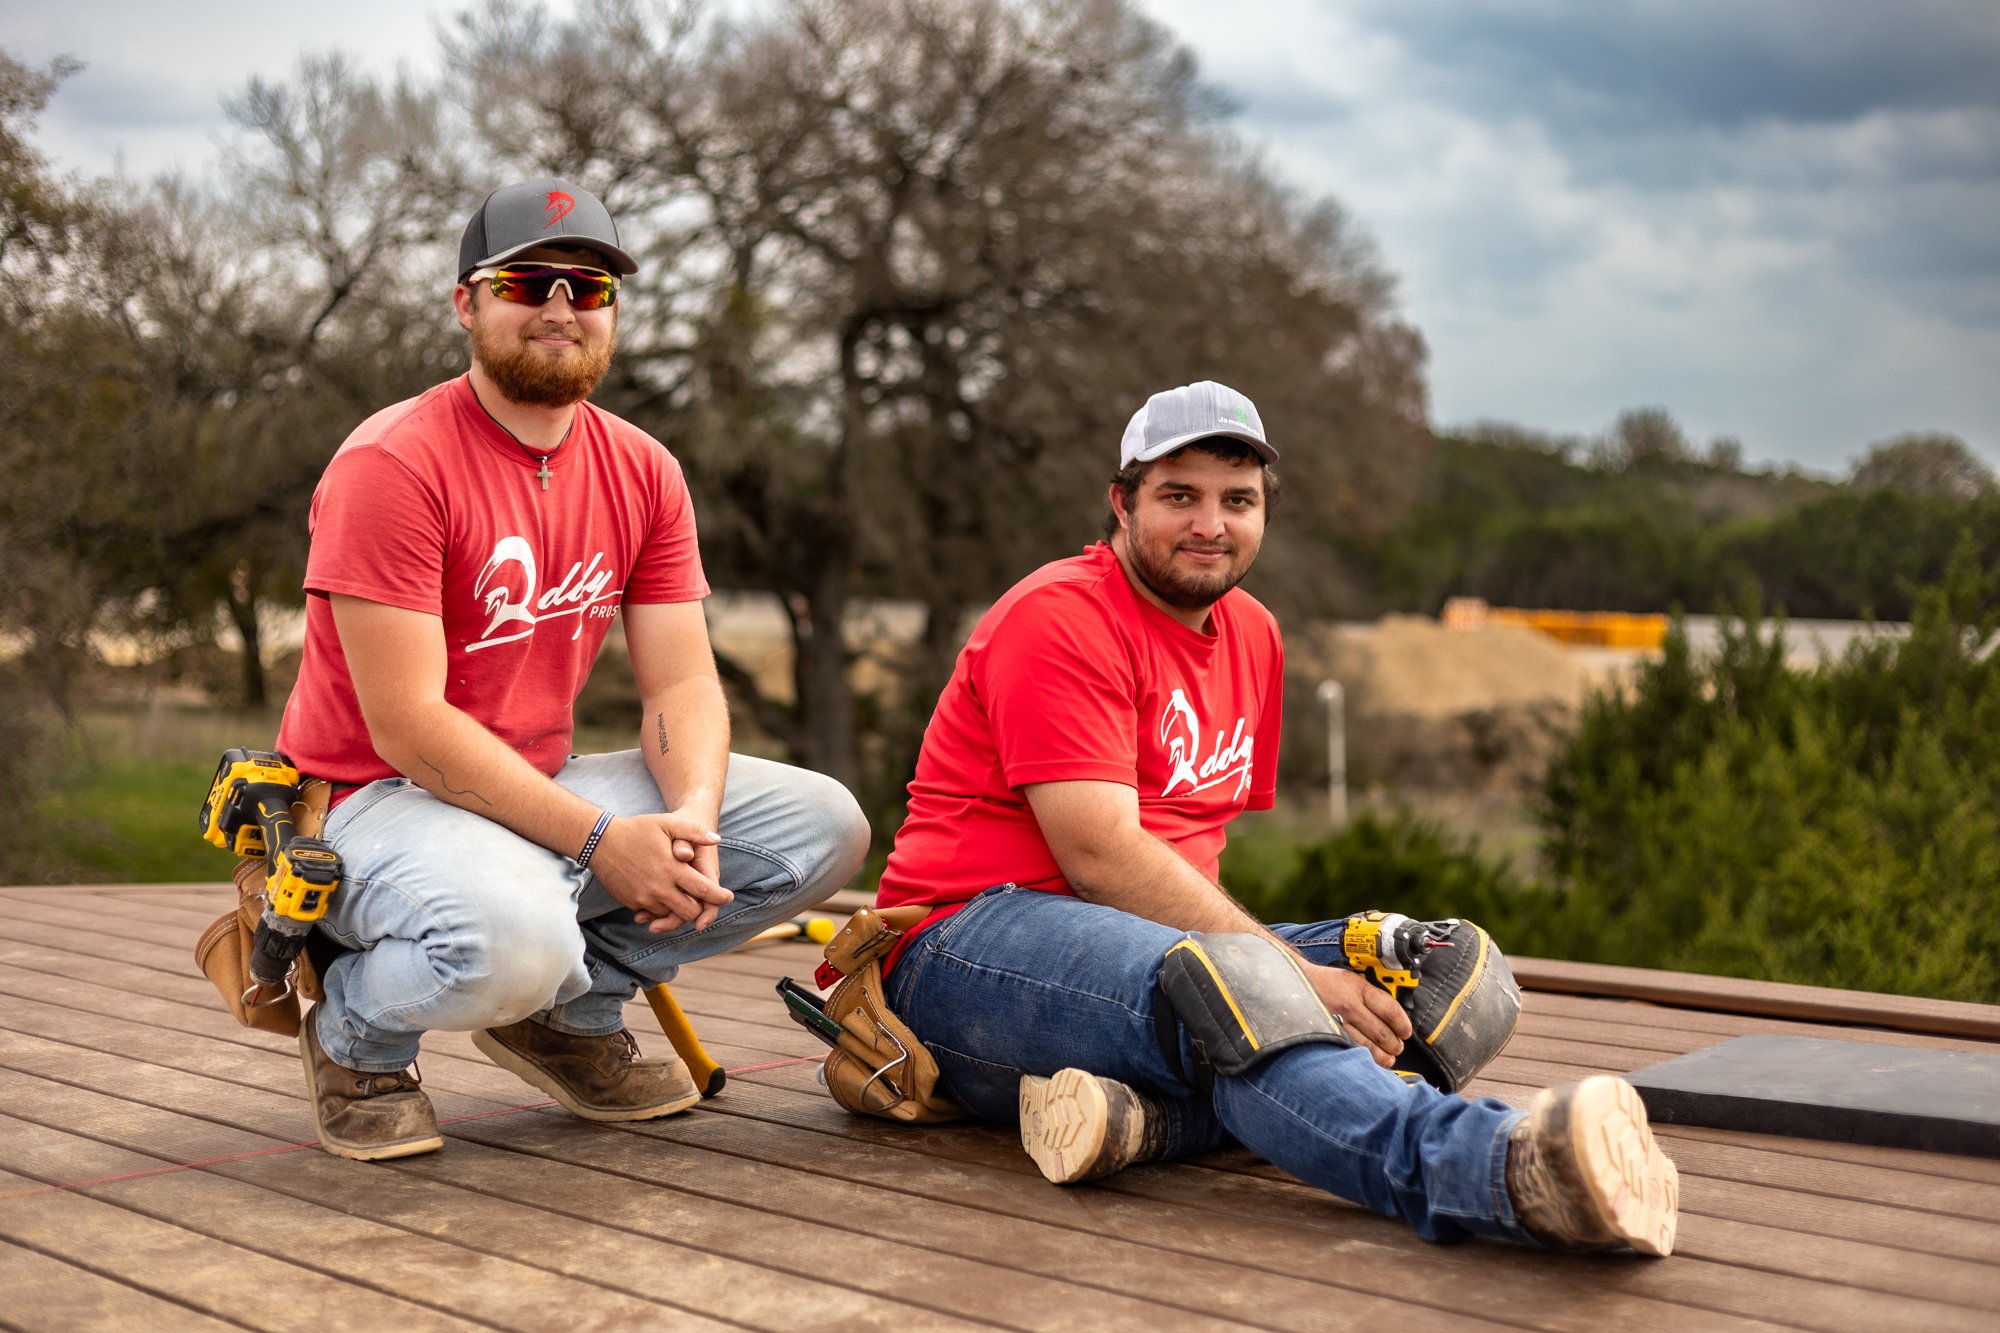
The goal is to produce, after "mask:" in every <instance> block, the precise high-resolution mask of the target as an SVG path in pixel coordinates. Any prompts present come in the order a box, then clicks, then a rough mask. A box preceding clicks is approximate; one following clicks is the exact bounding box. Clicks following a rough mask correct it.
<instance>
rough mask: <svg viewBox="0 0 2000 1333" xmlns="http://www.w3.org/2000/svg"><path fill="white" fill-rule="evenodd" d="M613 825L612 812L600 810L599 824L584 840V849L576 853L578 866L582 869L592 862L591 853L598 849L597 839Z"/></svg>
mask: <svg viewBox="0 0 2000 1333" xmlns="http://www.w3.org/2000/svg"><path fill="white" fill-rule="evenodd" d="M610 827H611V812H610V811H609V810H600V811H599V812H598V815H597V825H596V827H594V828H592V829H591V830H590V836H589V837H587V838H585V839H584V840H583V850H582V851H580V852H578V853H577V854H576V868H577V869H578V870H582V869H584V868H585V867H587V866H589V864H590V854H591V853H592V852H594V851H596V850H597V840H598V839H599V838H601V837H603V836H604V830H606V829H608V828H610Z"/></svg>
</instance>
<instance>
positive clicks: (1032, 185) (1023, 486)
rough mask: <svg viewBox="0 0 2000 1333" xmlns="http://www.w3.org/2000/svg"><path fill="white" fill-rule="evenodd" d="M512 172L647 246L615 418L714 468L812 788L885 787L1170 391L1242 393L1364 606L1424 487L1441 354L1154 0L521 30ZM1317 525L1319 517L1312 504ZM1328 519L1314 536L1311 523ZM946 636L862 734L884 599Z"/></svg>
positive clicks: (1305, 565) (499, 99)
mask: <svg viewBox="0 0 2000 1333" xmlns="http://www.w3.org/2000/svg"><path fill="white" fill-rule="evenodd" d="M450 51H451V58H452V62H453V68H454V70H455V78H456V80H457V81H458V84H459V89H460V91H459V99H460V100H461V101H462V102H464V104H465V105H467V106H469V107H470V108H471V109H472V115H473V120H474V123H475V125H476V126H478V127H479V129H480V132H481V133H482V136H483V137H484V140H485V143H486V146H487V148H488V149H489V150H490V151H492V152H494V153H496V154H499V155H502V156H509V157H511V158H512V159H513V160H514V161H515V162H516V163H517V164H518V165H519V166H520V167H522V168H524V169H525V168H530V167H533V168H539V169H547V170H556V169H560V170H561V171H563V172H564V173H565V174H568V175H571V176H573V177H581V178H582V179H583V180H584V181H585V182H586V183H588V184H590V185H592V186H593V187H597V188H601V189H602V190H603V191H604V192H605V194H606V196H607V199H608V201H614V202H613V206H614V208H618V209H620V211H621V217H624V218H629V219H631V220H632V221H631V225H630V227H629V228H628V229H629V230H631V231H632V232H634V233H635V239H637V240H638V242H639V243H640V244H641V245H642V246H643V247H644V248H645V250H646V260H647V264H648V268H649V275H648V276H647V278H646V281H645V284H644V285H643V286H642V287H640V288H639V289H638V290H637V291H635V292H634V299H633V300H632V301H630V302H628V304H627V308H626V310H625V314H624V316H623V317H622V321H623V327H624V328H625V329H626V330H628V331H629V330H631V329H632V328H633V326H634V325H635V324H636V325H638V326H639V327H640V330H641V332H640V334H639V337H638V338H637V339H635V340H634V341H633V344H632V345H631V346H632V354H631V355H629V356H627V357H626V358H625V359H624V361H623V370H622V375H623V379H622V381H621V382H620V383H618V384H617V385H615V386H614V387H613V388H612V390H611V393H612V396H613V398H614V399H615V400H616V401H617V403H618V404H619V405H620V406H622V407H624V408H626V409H627V410H628V411H630V412H631V413H632V414H633V415H634V416H635V417H636V418H638V419H639V420H640V421H641V422H642V423H643V424H646V425H648V426H650V427H651V428H653V429H654V430H655V431H656V432H657V433H660V434H661V435H663V436H664V437H666V438H667V439H668V440H669V442H670V443H671V444H672V445H673V446H674V447H675V449H676V450H677V451H678V452H680V453H681V454H682V455H683V457H684V458H685V459H686V460H687V461H688V463H689V473H690V477H691V479H692V481H693V483H694V484H695V486H696V488H697V492H698V495H699V496H700V499H701V501H702V508H701V511H700V512H701V514H702V519H703V525H704V526H703V532H704V539H705V546H706V549H707V550H708V551H709V553H710V558H711V562H712V564H714V565H715V566H716V574H717V576H718V578H719V579H720V580H721V581H724V582H727V583H734V584H736V585H737V586H743V587H752V588H759V589H764V590H767V591H769V592H771V593H774V594H776V596H777V598H778V600H779V602H780V604H781V605H782V606H783V607H784V608H785V610H786V614H787V615H788V617H789V618H790V625H791V632H792V638H793V642H794V646H795V648H796V655H795V668H794V680H793V685H794V689H793V697H792V699H791V700H789V701H781V700H778V699H773V698H768V697H765V696H763V695H762V694H760V693H758V692H757V691H756V690H755V687H754V683H753V682H752V681H751V679H750V676H749V673H748V672H747V671H742V670H739V669H735V668H734V667H733V666H731V665H729V664H725V669H726V670H728V671H729V674H730V676H731V677H732V679H733V681H734V682H735V683H736V684H738V685H739V686H740V687H742V689H743V691H744V695H745V697H746V698H747V699H748V701H749V703H750V706H751V707H752V708H754V709H755V711H756V714H757V717H758V719H759V720H760V721H761V722H763V723H764V725H765V726H766V727H768V728H769V729H770V730H772V731H773V732H774V733H775V734H777V735H778V736H779V737H780V738H781V739H783V740H784V741H785V743H786V744H787V745H788V746H789V747H790V748H791V750H792V752H793V754H794V756H795V757H797V758H799V759H801V760H802V761H804V762H806V763H809V764H812V765H813V766H815V767H818V768H820V769H822V770H824V771H827V772H830V773H833V774H835V775H836V776H839V777H842V778H843V779H845V780H848V781H850V782H852V781H855V780H856V779H858V778H861V777H863V776H864V774H863V766H864V764H863V761H864V759H865V758H867V757H868V747H867V746H864V744H863V741H864V739H865V740H867V741H868V742H870V743H871V744H874V745H876V746H877V749H876V752H875V755H874V757H875V758H876V759H877V760H878V761H879V762H877V763H873V764H869V765H867V767H868V768H869V769H870V770H871V772H872V773H873V775H874V777H875V779H876V782H875V786H876V790H877V792H878V794H886V793H887V792H888V791H890V790H893V789H894V788H895V787H897V786H899V785H900V781H901V779H902V777H903V776H904V775H905V773H906V770H907V765H908V762H909V759H910V757H911V756H912V755H913V753H914V743H915V737H916V729H917V728H920V727H921V722H922V716H923V715H924V714H925V713H926V712H927V708H928V704H929V701H930V699H931V698H932V697H934V694H935V691H936V689H937V687H938V685H939V684H941V682H942V678H943V676H944V674H945V673H946V672H947V671H948V670H949V667H950V663H951V658H952V655H953V653H954V652H955V651H956V649H957V646H958V643H959V639H960V636H961V634H962V633H963V630H964V626H965V622H966V620H967V617H968V615H969V614H970V613H971V612H972V611H973V610H975V609H976V608H977V607H978V606H979V605H980V604H981V603H983V602H984V601H985V600H987V599H990V598H991V597H992V596H994V595H995V594H996V593H997V592H998V591H999V590H1000V589H1002V588H1004V587H1005V586H1006V584H1007V583H1008V582H1010V581H1011V580H1012V579H1014V578H1016V577H1018V576H1019V575H1020V574H1022V573H1023V572H1025V571H1026V570H1027V569H1028V568H1030V567H1032V565H1033V564H1035V563H1036V562H1038V561H1041V560H1045V559H1049V558H1053V557H1055V556H1059V555H1062V554H1066V553H1068V552H1070V551H1073V550H1074V549H1076V547H1077V546H1079V545H1081V544H1082V542H1083V541H1084V540H1086V539H1087V538H1088V537H1089V536H1090V535H1091V534H1092V532H1093V530H1094V528H1095V518H1096V516H1097V515H1098V514H1099V513H1100V512H1101V510H1102V506H1103V485H1104V481H1105V479H1106V478H1107V477H1108V475H1109V473H1110V472H1111V471H1112V470H1113V468H1114V467H1115V464H1116V454H1115V441H1116V439H1117V436H1118V431H1119V429H1120V428H1121V427H1122V425H1123V422H1124V419H1125V418H1126V417H1127V416H1128V415H1129V414H1130V413H1131V411H1132V410H1133V409H1134V408H1135V407H1136V406H1137V405H1138V404H1139V402H1141V401H1142V400H1143V399H1144V397H1145V396H1146V394H1148V393H1150V392H1152V391H1154V390H1156V389H1159V388H1163V387H1167V386H1170V385H1173V384H1178V383H1183V382H1186V381H1188V380H1191V379H1196V378H1203V377H1210V378H1219V379H1224V380H1228V381H1230V382H1232V383H1235V384H1237V385H1238V387H1241V388H1243V389H1244V390H1245V391H1246V392H1248V393H1250V394H1251V395H1252V396H1253V397H1255V398H1256V399H1257V400H1258V402H1259V404H1260V407H1262V408H1264V410H1265V419H1266V422H1267V424H1269V425H1270V427H1271V429H1272V430H1273V432H1274V433H1275V434H1277V435H1278V436H1279V437H1280V438H1281V439H1283V440H1284V441H1285V442H1286V443H1287V444H1289V445H1291V449H1290V450H1288V452H1287V453H1286V461H1287V470H1288V471H1290V472H1294V473H1299V474H1304V475H1303V476H1302V477H1301V480H1302V481H1304V482H1306V483H1307V484H1304V485H1300V486H1298V487H1296V488H1295V490H1296V492H1297V493H1299V494H1300V495H1301V496H1302V497H1305V496H1310V497H1314V498H1316V499H1318V500H1320V501H1322V503H1321V504H1320V505H1318V506H1317V507H1316V508H1315V509H1312V510H1310V511H1309V512H1307V513H1305V514H1303V515H1301V516H1300V517H1299V518H1298V519H1297V520H1296V522H1297V523H1298V527H1297V529H1296V530H1295V535H1296V536H1298V537H1299V538H1301V540H1299V541H1297V542H1296V543H1294V544H1293V545H1294V546H1295V547H1296V551H1295V553H1294V554H1291V555H1289V556H1288V554H1287V552H1286V551H1285V549H1284V548H1285V546H1286V543H1285V542H1284V541H1282V540H1280V541H1278V542H1277V543H1275V544H1274V547H1273V556H1272V559H1271V562H1270V563H1271V565H1272V566H1273V568H1274V569H1279V570H1285V569H1290V570H1291V571H1292V572H1294V573H1299V572H1303V571H1308V570H1309V571H1310V572H1311V573H1312V574H1314V575H1316V576H1317V577H1311V578H1303V579H1301V578H1290V579H1285V580H1284V581H1283V583H1282V584H1280V585H1279V586H1289V587H1292V588H1295V589H1297V588H1304V589H1313V588H1324V587H1326V586H1328V585H1329V584H1330V583H1331V582H1332V581H1333V580H1332V579H1330V577H1329V574H1330V571H1329V569H1328V567H1327V566H1328V562H1327V558H1326V555H1325V548H1324V546H1322V545H1315V544H1314V543H1313V542H1311V541H1310V540H1305V539H1309V538H1323V537H1324V536H1325V535H1326V533H1327V532H1328V531H1330V530H1337V529H1340V528H1342V527H1355V526H1367V525H1371V524H1376V523H1380V522H1383V521H1386V520H1387V519H1388V518H1390V517H1392V516H1393V514H1394V513H1395V511H1396V509H1397V507H1398V506H1399V505H1400V504H1402V503H1404V502H1405V501H1406V500H1407V499H1408V497H1409V495H1410V494H1411V493H1412V492H1413V490H1414V488H1415V485H1416V478H1417V476H1418V475H1419V474H1420V472H1421V469H1422V468H1423V466H1424V464H1425V459H1426V455H1427V449H1428V444H1429V440H1428V435H1427V433H1426V432H1425V430H1424V427H1423V420H1424V401H1423V393H1424V390H1423V381H1422V377H1421V362H1422V347H1421V343H1420V342H1419V340H1418V339H1417V337H1416V335H1415V334H1414V332H1412V331H1411V330H1409V329H1408V328H1407V327H1406V326H1404V325H1402V324H1400V323H1398V322H1397V321H1395V320H1394V319H1393V317H1392V316H1391V315H1390V313H1389V305H1388V298H1389V284H1388V282H1387V280H1386V278H1385V277H1384V276H1383V274H1382V272H1381V270H1380V268H1379V265H1378V264H1377V263H1376V261H1375V260H1374V258H1373V256H1372V254H1371V253H1370V252H1369V251H1368V249H1367V247H1366V246H1365V245H1364V244H1363V243H1361V242H1360V241H1359V240H1358V239H1357V238H1356V237H1355V236H1354V234H1353V233H1352V231H1351V229H1350V228H1349V227H1348V226H1347V225H1346V223H1345V221H1344V219H1343V218H1342V216H1341V215H1340V213H1339V212H1338V210H1337V209H1336V208H1335V207H1333V206H1332V205H1331V204H1318V205H1308V204H1304V203H1301V202H1300V201H1298V200H1296V199H1294V198H1293V197H1291V196H1290V195H1289V194H1287V193H1286V192H1285V191H1284V190H1283V189H1281V188H1280V187H1279V186H1277V185H1276V184H1275V183H1274V182H1273V181H1272V180H1271V179H1270V178H1269V177H1268V175H1267V174H1266V173H1265V172H1264V170H1263V169H1262V167H1261V166H1260V165H1259V164H1258V163H1256V162H1255V161H1254V160H1253V159H1251V158H1250V157H1248V156H1247V155H1246V154H1245V153H1244V152H1243V151H1242V150H1241V149H1240V148H1238V147H1237V146H1236V145H1235V144H1234V143H1233V142H1231V141H1230V140H1229V139H1228V138H1227V136H1226V135H1225V134H1224V133H1223V132H1222V131H1221V130H1220V129H1219V127H1218V121H1219V117H1220V115H1221V114H1222V110H1223V109H1222V108H1221V106H1220V105H1219V104H1218V102H1217V100H1216V99H1215V98H1214V97H1213V96H1212V95H1210V94H1209V93H1208V92H1207V91H1206V90H1205V89H1204V88H1203V86H1202V85H1201V84H1200V82H1199V81H1198V79H1197V77H1196V71H1195V67H1194V63H1193V60H1192V58H1191V57H1190V56H1189V55H1188V54H1187V53H1186V52H1185V51H1184V50H1183V49H1181V48H1180V47H1178V46H1177V45H1176V44H1175V43H1174V42H1173V41H1172V40H1171V39H1170V38H1169V36H1168V35H1167V34H1166V33H1165V32H1164V30H1162V29H1161V28H1159V27H1158V26H1156V25H1154V24H1152V23H1150V22H1148V21H1147V20H1145V19H1144V18H1142V17H1140V16H1139V15H1138V14H1137V13H1136V12H1135V11H1134V10H1133V8H1132V7H1131V6H1130V5H1128V4H1126V3H1124V2H1123V0H1087V2H1085V3H1056V2H1055V0H1025V2H1010V0H850V2H849V3H841V4H834V3H818V2H815V0H797V2H796V3H792V4H789V5H786V6H784V7H782V9H781V10H780V12H779V13H777V14H776V15H774V16H769V17H763V16H760V17H755V18H752V19H749V20H746V21H744V22H742V23H736V24H731V23H724V22H721V21H714V22H707V23H704V22H700V21H697V15H696V13H695V11H694V10H693V9H692V8H691V7H689V6H667V7H664V8H662V7H646V6H642V5H640V4H637V3H633V2H632V0H597V2H596V3H586V4H585V5H584V6H583V7H582V8H581V10H580V11H579V13H578V15H577V18H576V20H575V22H574V23H572V24H569V25H562V24H556V23H553V22H551V21H549V20H547V19H546V18H543V17H540V16H539V15H536V14H533V13H531V12H529V11H525V10H523V9H522V8H520V7H519V6H516V5H510V4H492V5H489V6H488V8H487V9H485V10H484V11H482V12H481V13H479V14H477V15H475V16H473V17H472V18H470V19H468V20H467V21H466V22H465V23H464V24H463V26H462V27H461V28H460V30H459V33H458V35H457V37H456V38H455V39H454V41H453V42H452V44H451V48H450ZM1288 503H1289V502H1288ZM1292 521H1295V520H1288V522H1292ZM885 595H893V596H896V597H899V598H908V599H913V600H915V601H916V602H917V603H918V604H919V606H920V607H921V610H922V620H921V624H922V629H921V632H920V634H919V636H918V641H917V643H916V644H915V645H914V647H913V649H912V650H911V651H910V653H909V654H908V655H907V656H906V657H904V658H901V659H899V660H894V661H891V662H890V663H888V665H889V666H891V667H892V668H893V675H894V678H895V679H896V681H897V682H898V684H897V686H896V687H895V689H894V690H892V691H891V693H890V694H889V696H887V697H885V698H884V699H883V700H880V701H877V702H878V703H879V711H880V714H881V718H882V719H884V720H886V719H891V718H898V717H901V718H908V719H910V720H909V721H908V722H907V723H905V724H903V725H902V726H900V727H898V726H888V725H884V724H883V722H882V721H877V722H876V723H875V724H873V725H870V726H869V727H867V728H866V729H865V730H866V732H867V735H866V737H864V736H863V735H862V730H863V729H862V728H860V727H859V725H858V714H857V700H856V698H855V696H854V693H853V690H852V686H851V674H850V666H851V663H852V659H853V656H854V652H855V645H854V644H852V643H850V642H849V640H848V637H847V634H846V632H845V631H846V628H847V625H848V622H849V620H850V617H851V616H852V614H853V611H854V608H855V605H856V601H857V599H858V598H862V597H870V596H885Z"/></svg>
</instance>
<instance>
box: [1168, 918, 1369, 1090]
mask: <svg viewBox="0 0 2000 1333" xmlns="http://www.w3.org/2000/svg"><path fill="white" fill-rule="evenodd" d="M1154 1018H1155V1022H1156V1025H1157V1033H1156V1035H1157V1036H1158V1037H1159V1041H1160V1049H1161V1052H1162V1053H1163V1054H1164V1055H1165V1056H1166V1057H1167V1063H1168V1065H1170V1066H1171V1067H1172V1068H1174V1069H1175V1070H1177V1071H1179V1072H1181V1073H1182V1074H1183V1075H1185V1074H1186V1072H1187V1071H1186V1070H1184V1069H1183V1068H1182V1062H1181V1055H1180V1029H1182V1028H1185V1029H1186V1030H1187V1034H1188V1037H1189V1038H1190V1039H1191V1040H1192V1041H1193V1043H1194V1049H1195V1054H1196V1056H1197V1058H1198V1059H1199V1060H1200V1062H1201V1065H1202V1069H1201V1070H1199V1071H1197V1076H1198V1077H1202V1078H1206V1077H1207V1076H1208V1073H1209V1072H1210V1071H1213V1073H1216V1074H1221V1075H1223V1076H1224V1077H1225V1078H1234V1077H1236V1076H1238V1075H1240V1074H1244V1073H1247V1072H1249V1071H1250V1070H1252V1069H1255V1068H1256V1067H1257V1066H1258V1065H1260V1064H1262V1063H1263V1062H1264V1061H1266V1060H1268V1059H1270V1058H1271V1057H1272V1056H1274V1055H1276V1054H1277V1053H1278V1052H1279V1051H1283V1050H1289V1049H1290V1048H1291V1047H1294V1046H1303V1045H1307V1044H1310V1043H1314V1042H1323V1043H1329V1044H1332V1045H1338V1046H1352V1045H1353V1044H1354V1043H1353V1041H1352V1040H1350V1039H1349V1037H1348V1035H1347V1032H1346V1030H1345V1029H1344V1028H1343V1027H1342V1026H1341V1024H1340V1020H1339V1019H1337V1018H1335V1017H1334V1016H1333V1015H1332V1014H1330V1013H1328V1012H1327V1008H1326V1005H1325V1004H1324V1003H1322V1002H1321V1000H1320V998H1319V993H1318V992H1317V991H1315V990H1314V989H1313V987H1312V983H1311V982H1310V981H1308V980H1306V974H1305V972H1304V971H1302V970H1301V969H1300V967H1299V962H1298V959H1297V958H1295V957H1293V956H1292V954H1291V951H1290V950H1288V949H1285V948H1284V947H1282V946H1280V945H1278V944H1275V943H1273V942H1272V941H1270V940H1268V939H1266V938H1264V937H1263V936H1262V935H1251V934H1248V933H1245V934H1209V933H1205V932H1204V933H1197V934H1193V935H1190V936H1188V937H1187V938H1186V939H1184V940H1181V941H1179V942H1177V943H1176V944H1174V946H1173V947H1172V948H1170V949H1168V950H1167V952H1166V955H1165V957H1163V958H1162V959H1161V960H1160V981H1159V994H1158V996H1157V997H1156V1000H1155V1003H1154Z"/></svg>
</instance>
